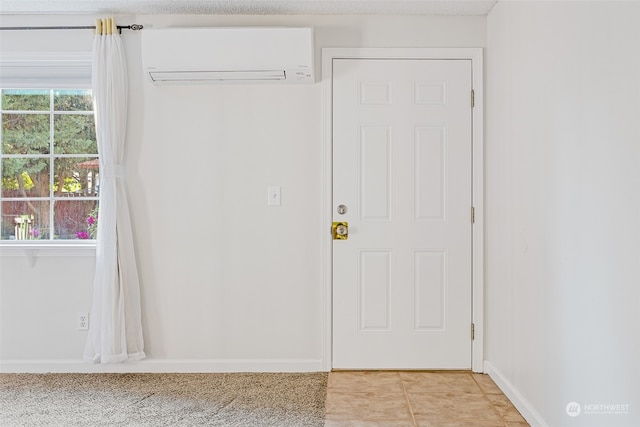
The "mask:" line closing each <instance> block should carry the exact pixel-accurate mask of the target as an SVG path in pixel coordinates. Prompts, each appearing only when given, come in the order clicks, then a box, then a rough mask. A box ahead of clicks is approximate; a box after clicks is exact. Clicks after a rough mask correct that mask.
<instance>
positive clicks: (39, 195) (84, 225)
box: [0, 89, 99, 241]
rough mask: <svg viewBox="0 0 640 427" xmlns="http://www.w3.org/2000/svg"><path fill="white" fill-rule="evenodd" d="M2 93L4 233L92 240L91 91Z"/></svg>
mask: <svg viewBox="0 0 640 427" xmlns="http://www.w3.org/2000/svg"><path fill="white" fill-rule="evenodd" d="M0 91H1V97H2V100H1V109H0V113H1V117H2V127H1V131H0V142H1V143H0V176H2V191H1V194H0V212H1V213H2V226H1V230H0V232H1V235H0V239H1V240H5V241H6V240H54V239H55V240H70V239H90V238H95V226H96V225H97V215H98V212H97V205H98V191H99V185H98V183H99V163H98V147H97V144H96V135H95V125H94V116H93V106H92V100H91V91H90V90H77V89H74V90H57V89H54V90H50V89H45V90H42V89H37V90H34V89H0Z"/></svg>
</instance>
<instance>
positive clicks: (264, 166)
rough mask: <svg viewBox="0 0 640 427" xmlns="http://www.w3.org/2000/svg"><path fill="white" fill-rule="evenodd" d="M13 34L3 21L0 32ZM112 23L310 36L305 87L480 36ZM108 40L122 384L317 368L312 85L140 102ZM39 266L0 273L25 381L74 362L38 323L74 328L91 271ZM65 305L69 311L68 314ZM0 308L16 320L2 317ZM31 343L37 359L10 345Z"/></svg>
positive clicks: (63, 339) (219, 21) (452, 23)
mask: <svg viewBox="0 0 640 427" xmlns="http://www.w3.org/2000/svg"><path fill="white" fill-rule="evenodd" d="M28 19H29V17H3V25H8V24H9V21H11V20H13V21H11V22H14V21H15V22H19V21H25V20H28ZM37 19H38V20H40V21H43V20H44V21H47V20H48V19H50V20H55V21H56V22H60V21H65V17H58V16H56V17H51V18H46V17H45V18H37ZM125 21H126V22H127V23H128V22H134V21H135V22H137V23H140V24H144V25H145V27H146V28H151V27H154V26H157V27H161V26H235V25H238V26H241V25H300V26H303V25H311V26H314V28H315V35H316V58H317V61H318V64H317V67H316V68H317V70H318V73H319V70H320V64H319V61H320V49H321V48H322V47H340V46H345V47H347V46H348V47H413V46H416V47H478V46H479V47H482V46H484V43H485V29H486V25H485V24H486V18H485V17H449V18H447V17H425V16H404V17H396V16H389V17H383V16H318V17H304V16H303V17H294V16H274V17H250V16H246V17H241V16H227V17H214V16H139V17H137V18H130V19H126V20H119V22H121V23H123V24H124V23H125ZM66 23H68V24H70V25H74V24H75V25H78V24H80V25H87V23H88V25H91V23H92V19H91V18H90V17H77V18H73V17H66ZM74 34H78V33H74ZM6 37H14V39H12V41H11V42H10V41H6V42H5V41H3V42H2V43H3V44H2V46H3V47H5V46H6V47H7V48H8V47H13V48H15V47H16V46H17V48H18V49H28V48H29V46H23V44H24V43H23V42H22V41H20V40H17V41H16V39H15V37H19V35H16V34H12V33H10V34H9V35H7V36H6ZM52 37H56V36H55V35H53V36H52ZM60 37H62V35H61V36H60ZM77 37H90V35H89V36H87V35H82V36H79V35H78V36H77ZM4 38H5V35H4V34H3V39H4ZM30 38H31V39H33V35H30ZM123 38H124V41H125V45H126V49H127V55H128V58H129V71H130V79H131V80H130V86H131V94H130V105H129V111H130V114H129V132H128V137H129V140H128V144H129V145H128V152H127V159H128V160H127V171H128V176H129V182H130V192H129V196H130V200H131V205H130V206H131V209H132V211H133V223H134V227H135V230H134V233H135V243H136V248H137V253H138V260H139V270H140V277H141V281H142V304H143V313H144V314H143V327H144V331H145V339H146V350H147V354H148V357H149V360H148V361H147V362H144V363H142V365H143V368H125V369H164V370H183V371H184V370H189V369H196V370H225V369H263V370H265V369H275V370H277V369H284V370H292V369H301V370H317V369H322V368H323V367H328V366H329V365H328V364H327V362H328V360H327V359H326V357H325V356H327V355H326V354H325V353H324V349H323V344H324V335H323V324H322V320H323V314H324V311H323V307H322V298H323V293H322V292H323V283H322V264H321V233H322V232H323V231H327V225H326V224H321V222H320V220H321V212H322V209H324V208H325V207H324V206H322V194H321V185H322V182H321V172H322V165H321V146H322V113H321V111H322V110H321V109H322V96H321V87H322V85H321V84H320V75H319V74H318V83H316V84H314V85H305V86H277V87H272V86H248V87H242V86H212V87H206V86H191V87H189V86H181V87H156V86H152V85H151V84H149V83H148V82H147V81H145V80H144V79H143V75H142V72H141V63H140V61H141V59H140V35H139V34H137V33H132V32H124V33H123ZM78 43H84V41H82V42H78ZM203 54H206V52H203ZM268 185H280V186H281V187H282V206H281V207H267V205H266V194H267V193H266V191H267V186H268ZM47 260H48V261H46V262H44V261H43V262H40V261H38V264H36V267H35V268H34V269H33V270H30V269H28V268H25V266H24V262H23V260H22V259H20V258H19V257H4V258H3V259H2V260H0V268H1V272H0V279H1V284H0V292H1V293H0V298H1V299H2V304H3V306H2V308H3V310H2V314H1V323H0V328H1V329H0V360H2V361H3V367H2V369H4V370H7V369H11V367H14V368H15V367H24V366H27V367H28V366H35V365H29V362H34V361H38V360H46V361H47V364H48V365H47V366H53V365H55V364H56V363H58V362H60V361H62V359H72V361H73V360H76V359H77V358H79V357H80V355H81V353H82V349H83V344H84V341H83V340H84V333H82V332H77V331H76V330H75V323H74V322H73V321H72V322H71V323H68V322H67V323H65V324H64V325H61V324H60V323H50V322H48V319H50V318H51V316H52V313H53V312H54V311H55V312H59V311H60V310H62V311H64V316H65V317H69V318H70V319H71V320H74V319H75V313H76V312H77V311H83V310H88V307H89V305H88V304H89V301H90V291H91V290H90V287H91V274H92V270H91V268H89V266H88V265H87V258H82V259H75V258H74V259H65V258H60V259H54V258H52V259H47ZM78 265H82V268H76V266H78ZM78 283H80V284H83V286H84V287H82V286H80V287H79V286H78ZM45 290H46V292H47V296H48V297H47V299H48V301H49V305H48V306H47V305H44V306H43V305H40V306H38V307H37V309H36V308H35V307H32V306H31V302H32V295H33V294H34V293H38V292H41V291H42V292H45ZM52 290H53V291H52ZM70 293H72V294H73V295H74V297H77V298H79V299H80V300H81V301H83V302H84V305H83V304H76V305H73V306H71V305H70V304H68V298H69V294H70ZM5 305H7V306H8V305H14V306H15V307H21V306H25V310H26V311H20V310H19V309H17V308H16V309H15V310H5V309H4V307H5ZM25 312H27V313H30V315H31V317H30V318H27V320H26V322H24V318H20V317H19V315H20V314H21V313H22V314H24V313H25ZM326 326H327V327H328V326H329V325H326ZM34 340H35V341H39V342H41V343H42V345H40V346H32V345H29V346H26V345H25V346H23V345H22V344H21V343H23V342H27V341H34ZM61 349H63V350H61ZM145 363H146V364H145ZM154 364H155V365H154ZM38 366H40V365H38ZM154 366H155V367H154ZM65 369H76V370H77V369H80V368H79V367H78V366H76V365H67V366H66V368H65Z"/></svg>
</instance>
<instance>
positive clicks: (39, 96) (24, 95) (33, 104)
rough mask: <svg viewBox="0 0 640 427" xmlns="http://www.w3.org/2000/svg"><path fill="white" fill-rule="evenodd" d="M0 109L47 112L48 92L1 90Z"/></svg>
mask: <svg viewBox="0 0 640 427" xmlns="http://www.w3.org/2000/svg"><path fill="white" fill-rule="evenodd" d="M2 109H3V110H13V111H49V91H48V90H32V89H3V90H2Z"/></svg>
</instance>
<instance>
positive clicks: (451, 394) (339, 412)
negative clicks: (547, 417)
mask: <svg viewBox="0 0 640 427" xmlns="http://www.w3.org/2000/svg"><path fill="white" fill-rule="evenodd" d="M325 417H326V421H325V426H326V427H525V426H528V425H529V424H527V422H526V421H525V420H524V418H522V416H521V415H520V413H519V412H518V411H517V410H516V408H515V407H514V406H513V404H512V403H511V402H510V401H509V399H507V397H506V396H505V395H504V394H503V393H502V391H500V389H499V388H498V387H497V386H496V385H495V383H494V382H493V381H492V380H491V378H489V376H488V375H483V374H474V373H471V372H466V371H451V372H442V371H437V372H433V371H431V372H417V371H400V372H396V371H393V372H392V371H337V372H331V373H330V374H329V384H328V387H327V403H326V416H325Z"/></svg>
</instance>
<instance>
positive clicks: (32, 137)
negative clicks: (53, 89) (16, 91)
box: [2, 114, 49, 154]
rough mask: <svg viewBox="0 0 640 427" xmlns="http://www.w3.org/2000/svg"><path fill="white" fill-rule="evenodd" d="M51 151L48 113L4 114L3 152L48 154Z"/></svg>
mask: <svg viewBox="0 0 640 427" xmlns="http://www.w3.org/2000/svg"><path fill="white" fill-rule="evenodd" d="M48 152H49V115H48V114H3V115H2V153H3V154H47V153H48Z"/></svg>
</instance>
